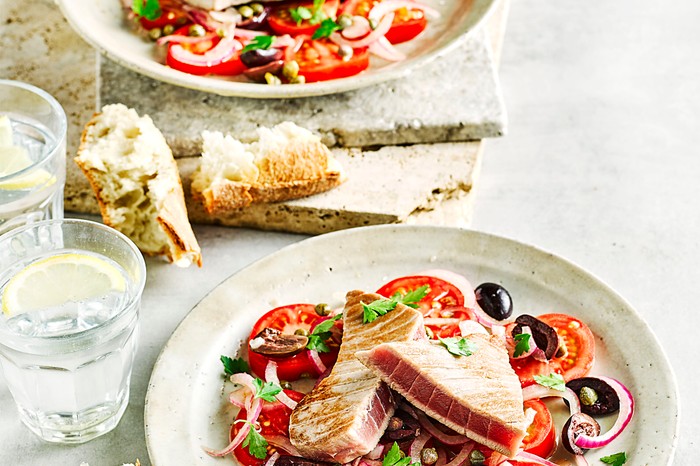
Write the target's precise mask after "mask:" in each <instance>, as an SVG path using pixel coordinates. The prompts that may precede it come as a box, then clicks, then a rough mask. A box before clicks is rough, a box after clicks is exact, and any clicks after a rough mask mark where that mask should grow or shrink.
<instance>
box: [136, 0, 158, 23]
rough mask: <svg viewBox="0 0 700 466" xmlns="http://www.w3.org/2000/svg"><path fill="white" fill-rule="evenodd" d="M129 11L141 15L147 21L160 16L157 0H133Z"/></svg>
mask: <svg viewBox="0 0 700 466" xmlns="http://www.w3.org/2000/svg"><path fill="white" fill-rule="evenodd" d="M131 11H133V12H134V13H136V15H137V16H143V17H144V18H146V19H147V20H149V21H153V20H156V19H158V18H160V15H161V13H162V11H161V9H160V3H158V0H133V2H132V3H131Z"/></svg>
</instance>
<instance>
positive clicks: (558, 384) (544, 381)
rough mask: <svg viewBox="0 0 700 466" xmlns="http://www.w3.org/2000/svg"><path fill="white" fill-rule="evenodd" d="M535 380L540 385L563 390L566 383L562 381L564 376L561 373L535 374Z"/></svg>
mask: <svg viewBox="0 0 700 466" xmlns="http://www.w3.org/2000/svg"><path fill="white" fill-rule="evenodd" d="M535 382H537V383H538V384H540V385H542V386H543V387H549V388H553V389H555V390H559V391H560V392H563V391H564V390H566V383H565V382H564V377H562V376H561V374H556V373H554V372H553V373H551V374H549V375H536V376H535Z"/></svg>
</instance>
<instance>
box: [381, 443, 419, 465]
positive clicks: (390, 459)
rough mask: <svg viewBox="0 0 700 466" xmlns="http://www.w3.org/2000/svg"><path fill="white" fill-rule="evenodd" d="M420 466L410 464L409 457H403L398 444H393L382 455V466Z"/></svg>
mask: <svg viewBox="0 0 700 466" xmlns="http://www.w3.org/2000/svg"><path fill="white" fill-rule="evenodd" d="M413 465H416V466H420V463H412V462H411V457H410V456H406V455H404V453H403V452H402V451H401V449H400V448H399V444H398V443H396V442H394V444H393V445H392V446H391V448H390V449H389V451H388V452H387V453H386V455H384V459H383V460H382V466H413Z"/></svg>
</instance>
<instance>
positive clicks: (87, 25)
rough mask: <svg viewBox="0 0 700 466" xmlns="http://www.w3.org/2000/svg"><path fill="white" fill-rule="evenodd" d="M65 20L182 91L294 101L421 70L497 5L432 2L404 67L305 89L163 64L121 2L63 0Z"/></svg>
mask: <svg viewBox="0 0 700 466" xmlns="http://www.w3.org/2000/svg"><path fill="white" fill-rule="evenodd" d="M57 2H58V4H59V6H60V8H61V10H62V11H63V14H64V16H65V17H66V19H67V20H68V22H69V23H70V25H71V26H72V27H73V29H75V30H76V31H77V32H78V33H79V34H80V35H81V36H82V37H83V39H85V40H86V41H87V42H88V43H90V44H91V45H92V46H93V47H95V48H97V49H98V50H99V51H100V52H102V53H103V54H105V55H106V56H108V57H109V58H111V59H112V60H114V61H115V62H117V63H119V64H121V65H122V66H125V67H127V68H130V69H132V70H133V71H136V72H138V73H141V74H144V75H146V76H149V77H151V78H153V79H157V80H159V81H164V82H167V83H170V84H175V85H177V86H182V87H187V88H191V89H197V90H200V91H205V92H211V93H215V94H220V95H229V96H241V97H251V98H292V97H306V96H315V95H324V94H334V93H338V92H345V91H349V90H352V89H359V88H361V87H365V86H369V85H371V84H376V83H379V82H383V81H387V80H390V79H397V78H400V77H403V76H406V75H407V74H409V73H410V72H411V70H413V69H414V68H415V67H417V66H420V65H423V64H425V63H427V62H429V61H430V60H433V59H434V58H436V57H438V56H440V55H443V54H445V53H448V52H449V51H450V50H452V49H453V48H454V47H456V46H458V44H459V43H461V42H462V40H463V39H464V38H465V37H466V35H467V33H468V32H470V31H472V30H474V29H475V28H476V27H477V26H478V25H479V24H480V23H481V22H482V21H483V20H484V18H485V17H486V16H487V15H488V13H489V12H490V11H491V9H492V7H493V6H494V4H495V3H496V0H426V3H427V4H429V5H430V6H432V7H434V8H435V9H437V10H438V11H439V12H440V13H441V16H440V18H438V19H431V20H430V22H429V25H428V28H427V29H426V31H425V32H424V33H423V35H422V36H420V37H419V38H417V39H415V40H413V41H410V42H409V43H407V44H403V45H401V46H400V47H399V48H400V49H401V50H402V51H403V52H405V53H406V54H407V55H408V58H407V59H406V60H404V61H401V62H398V63H389V62H387V61H384V60H380V59H373V60H372V62H371V64H370V67H369V69H368V70H366V71H365V72H363V73H361V74H360V75H358V76H352V77H349V78H343V79H335V80H331V81H325V82H318V83H309V84H304V85H288V86H268V85H266V84H256V83H250V82H242V81H240V80H236V79H235V78H217V77H209V76H194V75H191V74H187V73H182V72H180V71H177V70H174V69H172V68H170V67H168V66H165V65H163V64H161V62H160V61H159V59H157V58H156V54H155V52H156V47H155V45H154V44H153V43H152V42H149V41H146V40H144V39H142V38H141V37H139V36H138V35H137V34H135V33H134V32H133V31H132V30H131V29H130V27H129V26H128V25H127V24H126V22H125V21H124V17H123V13H122V10H121V5H120V1H119V0H57Z"/></svg>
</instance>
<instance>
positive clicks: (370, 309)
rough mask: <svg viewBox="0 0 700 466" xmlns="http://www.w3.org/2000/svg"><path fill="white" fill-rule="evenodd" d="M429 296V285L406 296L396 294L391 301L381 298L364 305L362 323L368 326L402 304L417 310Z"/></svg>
mask: <svg viewBox="0 0 700 466" xmlns="http://www.w3.org/2000/svg"><path fill="white" fill-rule="evenodd" d="M427 294H428V285H424V286H421V287H420V288H416V289H415V290H412V291H409V292H408V293H406V294H405V295H402V294H401V293H396V294H394V296H392V297H391V299H386V298H380V299H377V300H376V301H372V302H371V303H369V304H365V303H362V308H363V309H364V315H363V316H362V322H363V323H365V324H368V323H370V322H373V321H374V320H375V319H376V318H377V317H379V316H383V315H384V314H386V313H387V312H389V311H393V310H394V308H396V305H397V304H399V303H401V304H404V305H406V306H408V307H412V308H416V307H418V304H416V303H417V302H418V301H420V300H421V299H423V298H425V296H426V295H427Z"/></svg>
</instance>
